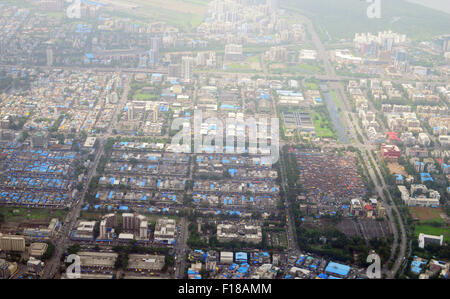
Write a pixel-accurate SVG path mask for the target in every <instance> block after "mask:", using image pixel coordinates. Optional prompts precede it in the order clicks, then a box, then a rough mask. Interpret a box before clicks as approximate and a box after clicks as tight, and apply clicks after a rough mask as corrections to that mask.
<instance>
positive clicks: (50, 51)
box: [46, 48, 53, 66]
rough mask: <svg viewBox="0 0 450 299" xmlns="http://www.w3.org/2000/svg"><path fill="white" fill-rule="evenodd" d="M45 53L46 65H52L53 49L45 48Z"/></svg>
mask: <svg viewBox="0 0 450 299" xmlns="http://www.w3.org/2000/svg"><path fill="white" fill-rule="evenodd" d="M46 54H47V66H53V49H52V48H47V50H46Z"/></svg>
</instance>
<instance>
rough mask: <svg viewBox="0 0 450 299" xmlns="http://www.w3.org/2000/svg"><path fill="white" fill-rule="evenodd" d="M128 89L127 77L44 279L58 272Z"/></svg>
mask: <svg viewBox="0 0 450 299" xmlns="http://www.w3.org/2000/svg"><path fill="white" fill-rule="evenodd" d="M129 89H130V86H129V80H128V79H127V80H126V81H125V82H124V92H123V94H122V97H121V99H120V101H119V103H117V105H116V108H115V110H114V112H113V115H112V118H111V121H110V123H109V125H108V128H107V133H106V134H105V136H104V137H101V138H99V145H98V149H97V151H96V153H95V158H94V161H93V162H92V164H91V166H90V168H89V171H88V174H87V176H86V179H85V183H84V186H83V190H82V191H81V193H80V194H79V195H78V198H79V199H78V200H77V201H75V204H74V205H73V206H72V207H71V209H70V211H69V213H68V214H67V216H66V220H65V222H64V223H63V225H62V227H61V228H60V231H59V233H58V235H57V237H56V239H55V240H54V245H55V253H54V254H53V257H52V258H51V259H50V260H48V261H47V263H46V265H45V268H44V272H43V275H42V278H44V279H50V278H54V277H55V275H56V274H57V273H58V272H59V271H58V269H59V266H60V261H61V258H62V256H63V254H64V253H65V252H66V251H67V248H68V246H69V241H70V233H71V232H72V230H73V229H74V227H75V225H76V223H77V219H78V217H79V216H80V212H81V208H82V206H83V203H84V198H85V196H86V193H87V191H88V188H89V183H90V181H91V180H92V178H93V177H94V176H95V174H96V170H97V166H98V163H99V162H100V158H101V156H102V155H103V151H104V146H105V143H106V140H107V138H108V137H109V136H110V135H111V134H112V129H113V128H114V126H115V124H116V122H117V113H119V111H120V109H122V106H123V104H124V103H125V102H126V100H127V96H128V91H129Z"/></svg>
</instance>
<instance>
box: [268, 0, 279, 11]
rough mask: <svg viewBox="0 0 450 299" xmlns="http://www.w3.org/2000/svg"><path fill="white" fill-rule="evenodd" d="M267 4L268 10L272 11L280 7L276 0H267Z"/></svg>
mask: <svg viewBox="0 0 450 299" xmlns="http://www.w3.org/2000/svg"><path fill="white" fill-rule="evenodd" d="M267 6H268V7H269V10H270V11H274V10H277V9H278V8H279V7H280V4H279V1H278V0H267Z"/></svg>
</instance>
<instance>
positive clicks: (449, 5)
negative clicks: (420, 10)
mask: <svg viewBox="0 0 450 299" xmlns="http://www.w3.org/2000/svg"><path fill="white" fill-rule="evenodd" d="M406 1H407V2H411V3H415V4H420V5H422V6H425V7H428V8H432V9H434V10H439V11H441V12H445V13H448V14H450V1H449V0H406Z"/></svg>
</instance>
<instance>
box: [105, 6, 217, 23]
mask: <svg viewBox="0 0 450 299" xmlns="http://www.w3.org/2000/svg"><path fill="white" fill-rule="evenodd" d="M100 2H103V3H105V4H107V5H108V6H107V8H108V9H111V10H113V11H114V13H116V14H119V15H123V16H124V17H130V18H132V19H137V20H145V21H147V22H150V23H151V22H155V21H164V22H167V23H168V24H171V25H174V26H179V27H182V28H183V29H186V30H188V31H190V30H193V29H194V28H196V27H197V26H198V25H199V24H200V23H201V22H202V20H203V16H204V15H205V13H206V11H207V8H208V2H209V1H208V0H152V1H147V0H126V1H125V0H100Z"/></svg>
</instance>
